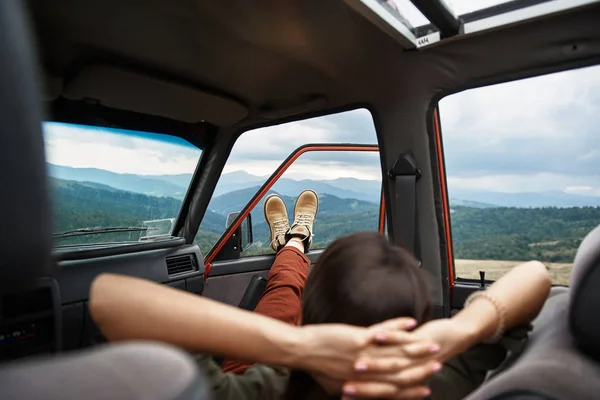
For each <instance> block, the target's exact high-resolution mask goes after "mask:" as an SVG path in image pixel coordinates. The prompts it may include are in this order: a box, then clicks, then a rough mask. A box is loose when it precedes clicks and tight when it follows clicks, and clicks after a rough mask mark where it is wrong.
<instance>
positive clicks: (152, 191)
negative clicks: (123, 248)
mask: <svg viewBox="0 0 600 400" xmlns="http://www.w3.org/2000/svg"><path fill="white" fill-rule="evenodd" d="M43 131H44V141H45V150H46V159H47V162H48V173H49V175H50V186H51V195H52V204H53V208H54V218H53V220H54V246H55V247H62V248H66V247H81V246H89V245H97V244H100V243H102V244H104V245H106V244H110V245H117V244H119V243H126V242H137V241H140V240H150V239H152V238H154V237H156V236H163V235H166V236H168V235H170V234H171V230H172V228H173V226H172V225H173V222H174V221H175V219H176V218H177V214H178V213H179V209H180V208H181V204H182V200H183V197H184V196H185V193H186V191H187V188H188V185H189V183H190V181H191V178H192V174H193V172H194V169H195V168H196V164H197V163H198V160H199V159H200V155H201V153H202V151H201V150H200V149H198V148H197V147H195V146H193V145H192V144H190V143H189V142H187V141H185V140H183V139H180V138H178V137H175V136H170V135H163V134H156V133H147V132H134V131H129V130H122V129H108V128H98V127H94V126H85V125H75V124H64V123H55V122H45V123H44V124H43Z"/></svg>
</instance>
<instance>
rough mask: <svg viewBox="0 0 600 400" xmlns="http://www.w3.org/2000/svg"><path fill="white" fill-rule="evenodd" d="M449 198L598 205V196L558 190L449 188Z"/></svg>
mask: <svg viewBox="0 0 600 400" xmlns="http://www.w3.org/2000/svg"><path fill="white" fill-rule="evenodd" d="M450 198H452V199H468V200H469V201H471V202H477V203H484V204H485V203H487V204H495V205H497V206H500V207H532V208H536V207H586V206H590V207H598V206H600V196H584V195H579V194H573V193H566V192H562V191H560V190H552V191H546V192H531V193H527V192H522V193H504V192H489V191H478V190H461V189H452V188H450Z"/></svg>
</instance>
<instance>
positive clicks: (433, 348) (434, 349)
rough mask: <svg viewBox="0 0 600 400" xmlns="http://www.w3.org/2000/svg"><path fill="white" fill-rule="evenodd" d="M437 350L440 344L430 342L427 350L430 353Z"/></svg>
mask: <svg viewBox="0 0 600 400" xmlns="http://www.w3.org/2000/svg"><path fill="white" fill-rule="evenodd" d="M438 351H440V346H438V345H437V344H432V345H431V346H430V347H429V352H430V353H437V352H438Z"/></svg>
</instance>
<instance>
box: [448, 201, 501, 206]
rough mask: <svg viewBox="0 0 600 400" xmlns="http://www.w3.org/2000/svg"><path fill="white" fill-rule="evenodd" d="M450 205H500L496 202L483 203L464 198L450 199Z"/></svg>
mask: <svg viewBox="0 0 600 400" xmlns="http://www.w3.org/2000/svg"><path fill="white" fill-rule="evenodd" d="M450 205H451V206H452V207H455V206H465V207H475V208H494V207H498V206H497V205H496V204H489V203H481V202H479V201H470V200H462V199H450Z"/></svg>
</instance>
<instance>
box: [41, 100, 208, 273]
mask: <svg viewBox="0 0 600 400" xmlns="http://www.w3.org/2000/svg"><path fill="white" fill-rule="evenodd" d="M72 106H73V105H71V104H67V105H66V106H65V105H61V106H60V107H55V110H54V114H53V115H52V117H51V118H46V119H44V120H43V121H42V123H57V124H65V125H73V126H82V127H89V128H97V129H110V130H115V129H116V130H121V131H131V132H132V133H135V132H139V133H146V134H151V135H159V136H168V137H174V138H179V139H182V140H184V141H186V142H188V143H190V144H191V145H192V146H194V147H195V148H197V149H198V150H199V151H200V154H199V156H198V161H197V162H196V166H195V167H194V170H193V171H191V173H190V174H191V175H192V178H191V180H190V182H189V183H188V185H187V188H186V190H185V194H184V196H183V198H182V199H181V206H180V207H179V209H178V210H177V215H176V216H175V217H174V221H173V224H172V231H171V233H170V237H168V238H167V235H165V236H164V237H163V238H160V239H159V240H157V241H133V242H130V241H124V242H99V243H89V244H86V245H70V246H64V247H63V246H56V247H55V246H54V245H53V246H52V249H51V252H52V257H53V259H54V260H56V261H70V260H84V259H90V258H97V257H107V256H113V255H122V254H130V253H138V252H144V251H150V250H157V249H168V248H175V247H179V246H181V245H182V244H185V243H186V239H185V237H184V236H183V235H178V234H177V230H176V227H177V224H178V223H179V222H180V220H183V219H185V215H183V214H182V212H183V211H184V209H185V205H186V201H187V199H188V197H189V196H190V191H191V190H192V185H193V181H194V177H195V175H196V173H197V171H198V168H199V166H200V165H201V163H202V161H203V159H204V157H205V153H206V150H207V143H208V142H207V139H206V137H207V135H208V134H209V133H210V128H211V127H212V126H211V125H209V124H202V125H201V128H200V129H198V127H195V128H194V127H192V126H191V124H186V123H178V122H176V121H170V120H166V119H165V118H162V117H155V116H150V115H144V116H143V117H142V118H140V117H139V116H134V115H132V113H130V112H126V111H121V110H115V109H108V108H98V107H95V106H89V107H88V105H83V106H81V105H78V106H77V107H75V108H74V109H71V108H70V107H72ZM95 113H97V114H95ZM94 115H99V116H100V117H101V118H102V119H103V120H104V122H106V123H98V121H97V120H96V121H94V120H91V119H90V118H92V117H93V116H94ZM115 117H116V118H115ZM113 118H114V119H115V120H116V121H118V122H125V124H116V125H111V124H110V123H109V122H110V121H113ZM152 123H157V124H158V126H159V127H161V128H165V129H167V130H169V129H170V131H169V132H168V133H167V132H159V131H157V130H156V129H154V128H153V129H148V128H150V127H152V126H153V125H152ZM194 129H196V131H197V132H195V135H194V133H192V132H193V130H194ZM44 147H45V143H44ZM45 162H46V164H48V160H47V157H45ZM48 178H50V175H49V174H48ZM54 233H59V232H53V234H54Z"/></svg>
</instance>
